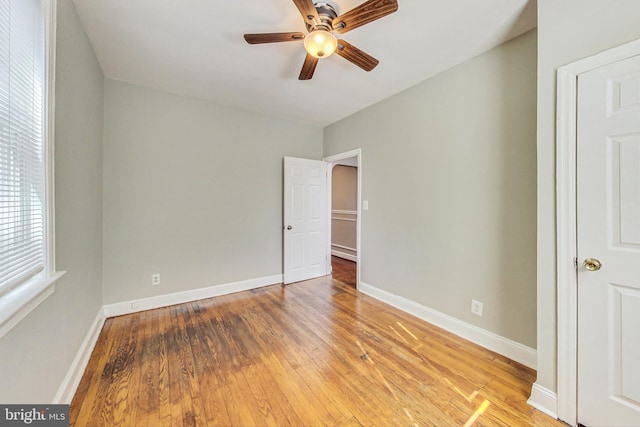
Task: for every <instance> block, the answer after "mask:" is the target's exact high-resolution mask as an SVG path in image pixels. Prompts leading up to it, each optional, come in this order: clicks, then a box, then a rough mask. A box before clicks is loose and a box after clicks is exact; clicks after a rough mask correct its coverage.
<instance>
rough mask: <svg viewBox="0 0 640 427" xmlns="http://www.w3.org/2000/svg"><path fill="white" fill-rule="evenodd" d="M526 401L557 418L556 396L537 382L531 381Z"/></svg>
mask: <svg viewBox="0 0 640 427" xmlns="http://www.w3.org/2000/svg"><path fill="white" fill-rule="evenodd" d="M527 403H528V404H529V405H531V406H533V407H534V408H536V409H537V410H538V411H540V412H542V413H544V414H547V415H549V416H550V417H552V418H555V419H557V418H558V414H557V411H558V396H557V395H556V394H555V393H554V392H552V391H551V390H549V389H548V388H545V387H542V386H541V385H539V384H538V383H533V387H532V388H531V396H530V397H529V400H527Z"/></svg>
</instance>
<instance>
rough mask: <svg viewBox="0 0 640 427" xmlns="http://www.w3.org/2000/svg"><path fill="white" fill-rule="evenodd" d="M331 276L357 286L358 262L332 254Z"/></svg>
mask: <svg viewBox="0 0 640 427" xmlns="http://www.w3.org/2000/svg"><path fill="white" fill-rule="evenodd" d="M331 270H332V272H331V276H333V278H334V279H336V280H340V281H341V282H343V283H345V284H347V285H350V286H353V287H354V288H355V287H356V263H355V262H353V261H349V260H346V259H344V258H339V257H337V256H331Z"/></svg>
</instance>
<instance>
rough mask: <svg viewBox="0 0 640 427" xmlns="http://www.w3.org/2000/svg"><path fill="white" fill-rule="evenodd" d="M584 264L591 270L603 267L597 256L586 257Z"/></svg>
mask: <svg viewBox="0 0 640 427" xmlns="http://www.w3.org/2000/svg"><path fill="white" fill-rule="evenodd" d="M582 265H584V268H586V269H587V270H589V271H598V270H600V269H601V268H602V263H601V262H600V260H599V259H595V258H587V259H585V260H584V262H583V263H582Z"/></svg>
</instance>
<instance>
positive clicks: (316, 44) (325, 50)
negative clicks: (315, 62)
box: [304, 30, 338, 58]
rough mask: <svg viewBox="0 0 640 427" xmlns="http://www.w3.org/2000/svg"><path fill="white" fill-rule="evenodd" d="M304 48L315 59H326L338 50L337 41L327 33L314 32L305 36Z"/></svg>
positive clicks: (322, 31) (323, 31)
mask: <svg viewBox="0 0 640 427" xmlns="http://www.w3.org/2000/svg"><path fill="white" fill-rule="evenodd" d="M304 48H305V49H306V51H307V53H309V55H311V56H313V57H315V58H326V57H327V56H330V55H331V54H333V52H335V51H336V49H337V48H338V39H336V36H334V35H333V34H331V33H330V32H328V31H325V30H315V31H312V32H310V33H309V34H307V35H306V36H305V38H304Z"/></svg>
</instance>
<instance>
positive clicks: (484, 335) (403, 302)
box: [358, 282, 537, 369]
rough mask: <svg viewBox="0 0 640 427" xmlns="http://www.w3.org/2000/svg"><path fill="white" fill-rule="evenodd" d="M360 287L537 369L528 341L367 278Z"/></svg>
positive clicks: (465, 337) (362, 290)
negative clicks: (484, 327) (428, 303)
mask: <svg viewBox="0 0 640 427" xmlns="http://www.w3.org/2000/svg"><path fill="white" fill-rule="evenodd" d="M358 290H359V291H361V292H363V293H365V294H367V295H369V296H372V297H373V298H376V299H379V300H380V301H383V302H385V303H387V304H389V305H391V306H393V307H396V308H398V309H400V310H402V311H404V312H407V313H409V314H412V315H414V316H416V317H418V318H420V319H422V320H425V321H427V322H429V323H431V324H433V325H436V326H438V327H440V328H442V329H445V330H447V331H449V332H451V333H454V334H456V335H458V336H460V337H462V338H464V339H466V340H469V341H471V342H472V343H474V344H477V345H479V346H481V347H484V348H487V349H489V350H491V351H495V352H496V353H498V354H501V355H503V356H505V357H508V358H509V359H512V360H515V361H516V362H519V363H522V364H523V365H525V366H528V367H530V368H532V369H536V359H537V352H536V350H535V349H533V348H531V347H527V346H526V345H524V344H520V343H518V342H515V341H512V340H510V339H508V338H505V337H502V336H500V335H498V334H494V333H493V332H490V331H487V330H485V329H482V328H479V327H477V326H474V325H471V324H469V323H466V322H463V321H462V320H459V319H456V318H455V317H451V316H449V315H447V314H444V313H441V312H439V311H436V310H434V309H432V308H429V307H427V306H424V305H422V304H418V303H417V302H415V301H412V300H410V299H407V298H405V297H401V296H399V295H395V294H392V293H390V292H387V291H385V290H383V289H380V288H376V287H375V286H372V285H369V284H367V283H364V282H360V287H359V288H358Z"/></svg>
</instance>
